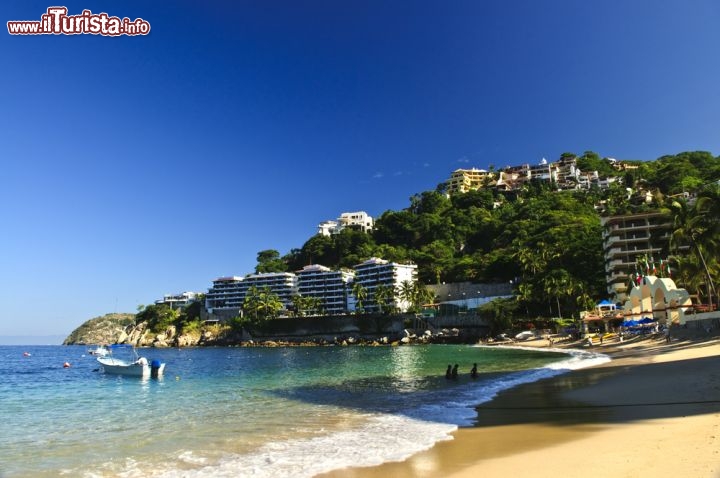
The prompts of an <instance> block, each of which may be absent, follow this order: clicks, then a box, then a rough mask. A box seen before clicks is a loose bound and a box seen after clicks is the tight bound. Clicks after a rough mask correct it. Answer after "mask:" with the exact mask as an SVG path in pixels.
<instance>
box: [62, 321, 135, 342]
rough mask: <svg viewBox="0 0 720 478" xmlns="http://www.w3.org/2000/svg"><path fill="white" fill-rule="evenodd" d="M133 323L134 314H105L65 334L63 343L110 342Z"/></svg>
mask: <svg viewBox="0 0 720 478" xmlns="http://www.w3.org/2000/svg"><path fill="white" fill-rule="evenodd" d="M134 323H135V314H106V315H103V316H102V317H95V318H93V319H90V320H88V321H86V322H85V323H83V324H82V325H81V326H80V327H78V328H76V329H75V330H73V331H72V332H71V333H70V335H68V336H67V338H66V339H65V341H64V342H63V345H88V344H112V343H115V342H117V340H118V337H120V335H121V334H122V333H123V332H124V331H125V328H126V327H127V326H128V325H131V324H134Z"/></svg>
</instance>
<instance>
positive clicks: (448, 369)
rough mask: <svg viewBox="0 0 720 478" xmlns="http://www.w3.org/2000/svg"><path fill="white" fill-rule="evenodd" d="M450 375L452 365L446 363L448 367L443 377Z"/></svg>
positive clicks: (449, 376)
mask: <svg viewBox="0 0 720 478" xmlns="http://www.w3.org/2000/svg"><path fill="white" fill-rule="evenodd" d="M451 377H452V365H450V364H448V368H447V370H446V371H445V378H448V379H449V378H451Z"/></svg>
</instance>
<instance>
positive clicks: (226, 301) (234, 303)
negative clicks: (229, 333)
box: [205, 276, 245, 314]
mask: <svg viewBox="0 0 720 478" xmlns="http://www.w3.org/2000/svg"><path fill="white" fill-rule="evenodd" d="M242 281H243V278H242V277H238V276H228V277H218V278H217V279H215V280H214V281H213V286H212V287H211V288H210V289H209V290H208V293H207V294H206V295H205V308H206V309H207V310H208V312H210V313H211V314H212V313H215V311H216V310H226V311H233V312H235V314H237V313H238V312H240V309H241V308H242V305H243V301H244V300H245V295H243V294H241V293H240V284H242Z"/></svg>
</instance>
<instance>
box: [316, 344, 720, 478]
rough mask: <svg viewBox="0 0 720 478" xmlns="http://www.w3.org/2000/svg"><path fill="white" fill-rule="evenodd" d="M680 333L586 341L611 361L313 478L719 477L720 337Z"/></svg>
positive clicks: (510, 394)
mask: <svg viewBox="0 0 720 478" xmlns="http://www.w3.org/2000/svg"><path fill="white" fill-rule="evenodd" d="M688 335H690V336H689V337H684V338H683V337H676V338H675V340H674V341H673V342H672V343H670V344H666V343H665V341H664V340H663V339H662V338H661V337H656V338H645V339H643V340H637V341H633V342H625V343H623V344H620V343H617V342H615V341H613V342H612V343H606V344H604V345H603V346H601V347H594V348H593V349H594V350H595V351H600V352H603V353H607V354H608V355H610V356H611V357H612V358H613V360H612V361H611V362H610V363H607V364H603V365H599V366H596V367H591V368H588V369H583V370H578V371H574V372H569V373H566V374H563V375H561V376H559V377H555V378H552V379H547V380H542V381H539V382H535V383H531V384H526V385H522V386H520V387H517V388H514V389H512V390H508V391H506V392H503V393H501V394H500V395H498V397H497V398H496V399H495V400H493V401H491V402H488V403H486V404H483V405H481V406H479V407H478V419H477V426H476V427H470V428H462V429H460V430H458V431H457V432H456V433H454V434H453V440H449V441H446V442H442V443H439V444H437V445H436V446H435V447H433V448H432V449H430V450H427V451H425V452H422V453H418V454H416V455H414V456H413V457H411V458H410V459H408V460H406V461H404V462H402V463H387V464H384V465H381V466H377V467H371V468H352V469H345V470H338V471H336V472H333V473H329V474H326V475H322V476H324V477H327V478H335V477H338V478H339V477H355V478H375V477H387V476H392V477H394V478H395V477H399V478H411V477H412V478H430V477H447V476H451V477H454V478H466V477H467V478H470V477H478V476H483V477H505V476H513V477H551V476H552V477H557V476H568V477H570V476H580V477H628V478H629V477H633V478H635V477H655V478H657V477H671V476H672V477H677V476H687V477H713V478H720V338H719V337H717V336H707V337H697V336H692V335H693V334H688ZM523 345H534V346H546V345H547V342H546V341H544V340H542V341H534V343H523ZM560 346H561V347H578V348H581V347H582V345H581V344H564V345H563V344H560Z"/></svg>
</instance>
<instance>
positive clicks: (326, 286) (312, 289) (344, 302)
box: [297, 265, 355, 315]
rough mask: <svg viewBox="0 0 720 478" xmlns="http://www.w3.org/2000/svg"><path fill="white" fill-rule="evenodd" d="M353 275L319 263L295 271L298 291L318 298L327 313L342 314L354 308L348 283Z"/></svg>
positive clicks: (302, 294)
mask: <svg viewBox="0 0 720 478" xmlns="http://www.w3.org/2000/svg"><path fill="white" fill-rule="evenodd" d="M354 276H355V274H354V273H353V272H349V271H334V270H331V269H330V268H328V267H325V266H321V265H310V266H305V267H303V268H302V270H299V271H298V272H297V278H298V293H299V294H300V295H301V296H303V297H316V298H318V299H320V301H321V302H322V309H323V311H324V312H325V313H327V314H329V315H337V314H344V313H347V312H348V311H349V310H354V308H355V301H354V298H353V297H352V295H351V294H350V285H349V284H350V283H351V282H352V279H353V277H354ZM349 299H350V300H349Z"/></svg>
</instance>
